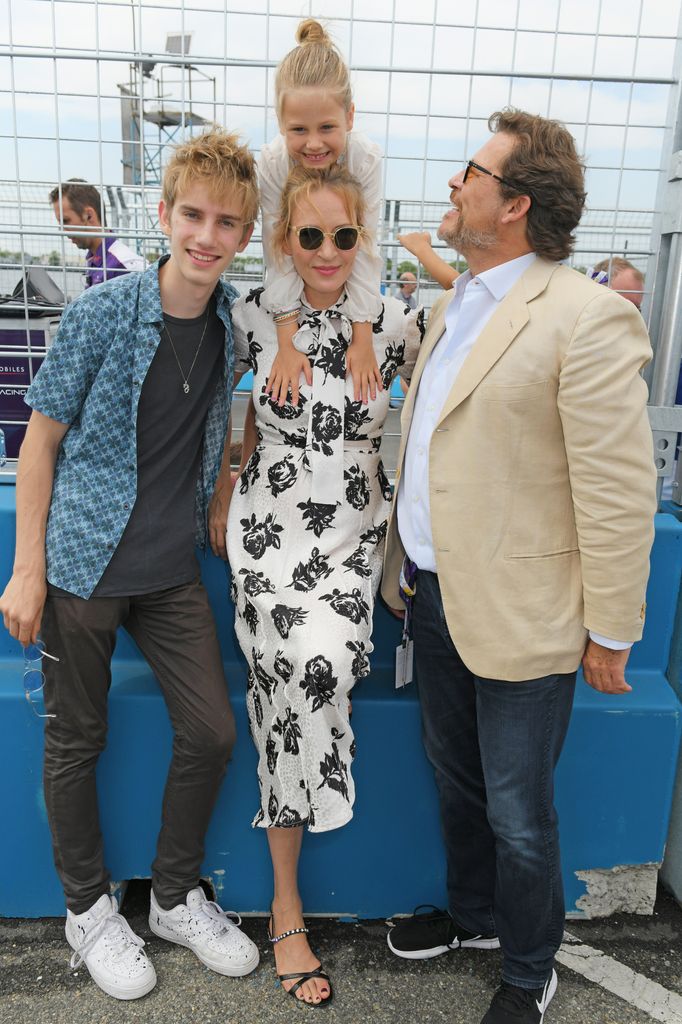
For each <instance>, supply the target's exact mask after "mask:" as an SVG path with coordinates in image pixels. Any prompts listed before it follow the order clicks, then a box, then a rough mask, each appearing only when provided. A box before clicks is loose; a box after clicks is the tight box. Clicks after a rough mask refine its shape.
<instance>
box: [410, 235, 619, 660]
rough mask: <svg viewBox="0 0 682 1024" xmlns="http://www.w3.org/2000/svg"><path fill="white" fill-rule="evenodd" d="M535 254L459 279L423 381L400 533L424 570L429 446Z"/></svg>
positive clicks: (428, 546) (430, 555) (429, 559)
mask: <svg viewBox="0 0 682 1024" xmlns="http://www.w3.org/2000/svg"><path fill="white" fill-rule="evenodd" d="M535 258H536V257H535V253H527V254H526V255H525V256H518V257H517V258H516V259H514V260H509V261H508V262H507V263H501V264H500V265H499V266H497V267H492V269H491V270H485V271H483V273H481V274H477V275H476V276H473V275H472V274H471V272H470V271H469V270H467V271H466V273H464V274H462V275H461V276H460V277H458V278H457V280H456V281H455V284H454V292H455V293H454V295H453V297H452V300H451V301H450V304H449V306H448V308H447V310H446V312H445V330H444V332H443V335H442V337H441V338H440V339H439V341H438V342H437V344H436V345H435V347H434V349H433V351H432V352H431V355H430V356H429V358H428V360H427V363H426V366H425V367H424V372H423V373H422V376H421V379H420V381H419V390H418V391H417V396H416V398H415V403H414V410H413V413H412V423H411V426H410V433H409V437H408V439H407V446H406V449H405V458H404V460H403V471H402V476H401V479H400V484H399V487H398V495H397V499H396V501H397V508H396V514H397V517H398V532H399V534H400V539H401V541H402V543H403V547H404V548H405V551H406V552H407V554H408V556H409V558H410V559H411V560H412V561H413V562H415V563H416V564H417V565H418V566H419V568H420V569H424V570H427V571H429V572H436V556H435V554H434V550H433V535H432V532H431V507H430V501H429V457H428V454H429V446H430V444H431V435H432V434H433V432H434V430H435V427H436V423H437V422H438V419H439V417H440V414H441V411H442V409H443V406H444V404H445V401H446V399H447V397H448V395H449V394H450V391H451V390H452V387H453V385H454V383H455V381H456V379H457V376H458V374H459V371H460V370H461V368H462V366H463V364H464V360H465V359H466V357H467V356H468V354H469V352H470V351H471V349H472V348H473V346H474V344H475V342H476V339H477V338H478V337H479V335H480V334H481V332H482V331H483V329H484V327H485V326H486V324H487V323H488V321H489V320H490V318H491V316H492V315H493V313H494V312H495V310H496V309H497V306H498V303H500V302H501V301H502V300H503V299H504V298H505V296H506V295H507V293H508V292H509V291H510V290H511V288H512V287H513V286H514V285H515V284H516V282H517V281H518V279H519V278H520V277H521V275H522V274H523V273H524V271H525V270H527V269H528V267H529V266H530V265H531V264H532V263H533V261H534V260H535ZM590 637H591V638H592V639H593V640H594V641H595V643H598V644H601V645H602V646H604V647H611V648H613V649H616V650H623V649H625V648H628V647H630V646H631V644H628V643H623V642H622V641H618V640H610V639H608V638H607V637H603V636H599V635H598V634H596V633H590Z"/></svg>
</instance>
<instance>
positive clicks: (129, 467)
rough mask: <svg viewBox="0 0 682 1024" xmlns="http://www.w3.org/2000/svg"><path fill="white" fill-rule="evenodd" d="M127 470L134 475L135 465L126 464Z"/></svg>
mask: <svg viewBox="0 0 682 1024" xmlns="http://www.w3.org/2000/svg"><path fill="white" fill-rule="evenodd" d="M128 469H129V470H130V472H131V473H134V472H135V464H134V463H133V462H129V463H128Z"/></svg>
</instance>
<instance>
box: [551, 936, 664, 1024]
mask: <svg viewBox="0 0 682 1024" xmlns="http://www.w3.org/2000/svg"><path fill="white" fill-rule="evenodd" d="M556 958H557V960H558V961H559V963H560V964H563V965H564V967H570V969H571V970H572V971H576V972H577V973H578V974H582V976H583V977H584V978H587V980H588V981H593V982H594V983H595V984H597V985H601V987H602V988H605V989H606V990H607V992H612V993H613V995H615V996H619V997H620V998H621V999H624V1000H625V1002H627V1003H630V1005H631V1006H636V1007H637V1008H638V1009H639V1010H643V1011H644V1013H648V1014H649V1016H650V1017H651V1019H652V1020H658V1021H661V1022H662V1024H682V996H679V995H678V994H677V993H676V992H669V991H668V989H667V988H663V986H662V985H659V984H658V982H656V981H651V980H650V979H649V978H647V977H645V976H644V975H643V974H638V973H637V971H633V970H631V969H630V968H629V967H626V966H625V964H621V963H619V962H618V960H614V959H613V957H611V956H607V955H606V953H603V952H602V951H601V949H594V948H593V947H592V946H585V945H584V944H583V943H582V942H581V941H580V939H578V938H577V937H576V936H575V935H571V934H570V932H565V933H564V941H563V943H562V945H561V948H560V949H559V952H558V953H557V955H556Z"/></svg>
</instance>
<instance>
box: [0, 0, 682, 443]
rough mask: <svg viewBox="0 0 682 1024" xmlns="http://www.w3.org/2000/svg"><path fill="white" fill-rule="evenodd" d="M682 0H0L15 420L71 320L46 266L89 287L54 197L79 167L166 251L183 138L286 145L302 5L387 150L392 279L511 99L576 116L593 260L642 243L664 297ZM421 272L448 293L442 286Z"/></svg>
mask: <svg viewBox="0 0 682 1024" xmlns="http://www.w3.org/2000/svg"><path fill="white" fill-rule="evenodd" d="M681 3H682V0H545V2H544V3H543V4H538V3H537V0H470V2H469V3H468V4H460V3H457V4H456V3H453V2H452V0H422V2H420V3H419V4H415V3H414V2H413V0H363V2H362V3H360V2H359V0H333V2H332V0H310V2H307V3H306V2H303V3H302V2H301V0H250V2H249V4H248V5H246V4H244V3H242V4H240V3H238V2H236V3H235V2H229V0H0V147H1V149H2V153H3V159H2V164H1V170H0V296H4V300H3V301H2V302H0V311H1V312H2V313H3V314H5V315H4V316H3V319H2V320H0V392H2V395H0V397H2V403H3V404H2V407H1V408H0V427H3V429H6V430H7V429H9V430H10V431H11V430H12V428H13V425H14V424H15V423H16V416H18V415H19V413H18V412H17V411H16V410H17V409H18V406H16V405H12V406H11V409H10V406H9V405H8V402H9V400H10V399H12V401H14V399H15V398H16V397H17V396H18V395H20V393H21V389H22V388H23V389H25V386H26V383H27V382H28V380H30V377H31V374H32V373H33V372H34V370H35V368H36V366H37V365H38V362H39V356H40V353H41V352H44V345H45V341H46V339H48V340H49V336H50V330H53V329H54V321H55V319H56V316H55V317H52V318H50V317H47V318H39V317H36V316H34V315H31V316H29V314H35V313H36V309H35V308H31V301H30V299H29V295H28V290H27V288H26V286H25V281H26V272H27V270H28V269H29V268H30V267H32V266H34V265H42V266H43V267H44V268H45V269H46V270H47V271H48V273H49V274H50V276H51V277H52V278H53V280H54V282H55V283H56V284H57V285H58V287H59V288H60V289H61V291H62V292H63V294H64V296H65V297H66V299H71V298H73V297H74V296H75V295H77V294H78V292H79V291H80V290H81V289H82V287H83V255H82V251H81V250H79V249H78V248H77V247H76V246H75V245H74V244H73V243H72V242H71V241H70V240H69V238H68V237H67V235H66V233H65V232H64V231H63V230H62V229H61V228H60V227H59V225H58V223H57V221H56V219H55V217H54V214H53V210H52V207H51V204H50V203H49V201H48V194H49V192H50V190H51V189H52V188H54V186H55V184H56V183H57V182H59V181H65V180H67V179H68V178H72V177H79V178H84V179H86V180H87V181H89V182H91V183H93V184H94V185H95V186H96V187H97V188H98V190H99V192H100V194H101V196H102V199H103V203H104V208H105V211H106V217H107V224H108V226H109V229H110V230H111V231H112V232H114V233H115V234H116V235H117V236H118V237H120V238H121V239H122V240H123V241H125V242H126V244H127V245H129V246H130V247H131V248H133V249H136V250H137V251H138V252H140V253H141V254H143V255H144V256H145V257H146V258H147V259H153V258H155V257H156V256H157V255H158V254H159V253H160V252H162V251H164V248H165V237H164V236H163V235H162V233H161V232H160V230H159V227H158V222H157V218H156V208H157V204H158V199H159V182H160V180H161V176H162V173H163V166H164V162H165V160H166V158H167V154H168V151H169V147H170V146H172V145H173V144H174V143H176V142H178V141H181V140H182V139H184V138H186V137H187V136H188V135H189V134H192V133H196V132H199V131H201V130H202V129H203V128H204V127H205V125H206V124H208V123H211V122H213V121H217V122H219V123H221V124H224V125H226V126H229V127H230V128H233V129H236V130H238V131H240V132H241V133H242V134H243V135H244V136H245V137H246V138H248V139H249V140H250V143H251V145H252V147H253V148H254V150H256V151H258V149H259V148H260V146H261V145H262V144H263V142H264V141H266V140H268V139H271V138H273V137H274V135H275V134H276V132H277V130H278V128H277V123H276V118H275V114H274V110H273V106H272V103H273V95H274V90H273V77H274V68H275V66H276V64H277V62H278V61H279V60H280V59H281V57H282V56H283V55H284V54H285V53H286V52H287V51H288V50H289V49H290V48H291V47H292V45H293V44H294V34H295V29H296V25H297V23H298V21H299V20H300V18H301V17H303V16H308V15H313V16H315V17H319V18H321V19H322V20H323V21H324V22H325V24H326V26H327V28H328V29H329V31H330V33H331V34H332V36H333V38H334V39H335V40H336V42H337V43H338V45H339V47H340V49H341V50H342V52H343V54H344V55H345V56H346V58H347V59H348V62H349V64H350V66H351V69H352V77H353V84H354V95H355V103H356V108H357V113H356V123H355V127H356V128H357V129H359V130H360V131H363V132H365V133H366V134H368V135H370V136H371V137H372V138H373V139H374V140H376V141H377V142H378V143H379V144H380V145H381V146H382V148H383V151H384V153H385V161H384V196H385V200H386V201H385V219H384V224H383V227H382V236H381V246H382V253H383V255H384V257H385V261H386V262H385V276H386V281H387V286H388V287H391V286H392V284H393V282H394V281H395V279H396V277H397V275H398V272H399V271H400V269H401V268H403V269H405V267H406V266H409V264H413V265H414V267H415V270H417V271H418V272H419V268H418V267H417V266H416V261H415V260H414V258H413V257H411V256H410V254H409V253H408V252H407V251H406V250H405V249H403V248H402V247H401V246H400V245H399V243H398V241H397V236H398V234H399V233H401V232H406V231H410V230H416V229H426V230H430V231H431V232H432V234H433V233H434V232H435V228H436V226H437V224H438V222H439V220H440V214H441V212H442V210H443V208H444V206H445V205H446V204H447V198H448V192H449V190H448V187H447V181H448V178H449V177H450V176H451V175H452V174H453V173H455V172H456V171H457V170H458V169H459V167H460V166H461V165H462V164H463V163H464V162H465V161H466V159H467V158H468V157H469V156H471V155H473V153H474V152H475V151H476V149H477V148H478V147H479V146H480V145H481V144H482V143H483V142H484V141H485V139H486V137H487V133H488V130H487V118H488V116H489V114H490V113H491V112H492V111H493V110H496V109H499V108H500V107H503V106H505V105H508V104H510V105H513V106H518V107H521V108H524V109H527V110H531V111H533V112H536V113H540V114H543V115H546V116H550V117H556V118H559V119H561V120H563V121H564V122H565V123H566V124H567V125H568V127H569V129H570V130H571V131H572V132H573V134H574V136H575V138H576V140H577V143H578V146H579V148H580V149H581V151H582V152H583V153H584V154H585V158H586V162H587V167H588V171H587V188H588V203H589V209H588V211H587V213H586V215H585V217H584V219H583V222H582V224H581V226H580V229H579V232H578V241H577V245H576V251H575V254H574V257H573V263H574V265H575V266H577V267H578V268H585V267H587V266H590V265H592V264H593V263H594V262H595V261H597V260H598V259H600V258H603V257H605V256H609V255H611V254H614V255H619V256H623V255H626V256H627V257H628V258H629V259H631V261H632V262H633V263H634V264H635V265H636V266H638V267H640V268H641V269H642V270H646V269H647V267H648V270H649V273H648V278H647V282H646V290H647V292H650V291H651V290H652V289H653V287H654V284H655V273H652V271H651V266H652V264H651V263H650V262H649V257H650V256H652V255H653V256H654V257H655V255H656V254H655V253H653V247H652V242H651V228H652V220H653V218H654V216H655V213H656V209H655V206H656V192H657V185H658V183H659V179H660V176H661V161H662V153H663V151H664V148H665V143H666V138H667V134H668V135H669V133H670V129H671V126H670V124H669V123H668V119H669V113H668V111H669V107H670V102H669V101H670V96H671V91H673V90H675V89H676V88H677V78H678V73H679V68H677V67H676V66H675V60H676V53H677V52H679V48H678V42H679V31H680V7H681ZM666 133H667V134H666ZM442 255H444V256H445V258H446V259H450V258H452V259H456V256H455V254H453V253H450V254H446V252H445V250H443V253H442ZM653 266H654V268H655V260H654V263H653ZM261 274H262V251H261V246H260V239H259V236H258V233H257V232H256V235H255V236H254V239H253V241H252V242H251V243H250V245H249V247H248V249H247V250H246V252H245V253H244V254H243V256H242V257H240V258H239V259H238V260H237V261H236V263H235V265H234V266H233V268H232V272H231V273H230V277H231V279H232V280H233V281H235V283H236V284H237V285H238V287H244V286H246V285H247V284H249V283H250V282H253V281H256V280H259V279H260V277H261ZM419 276H420V289H419V295H418V297H419V299H420V301H422V302H424V303H425V304H426V305H427V306H430V305H431V303H432V301H433V299H434V297H435V296H436V294H437V286H435V285H434V284H433V283H432V282H430V281H429V280H428V279H427V278H426V277H425V276H424V275H423V274H421V273H420V274H419ZM17 286H18V288H17ZM15 288H17V298H16V300H15V301H13V302H11V301H8V297H9V296H10V295H11V294H12V292H13V291H14V290H15ZM45 319H46V320H47V322H48V326H46V325H45V324H43V323H42V322H41V321H42V320H45ZM50 322H51V323H52V326H51V327H50V326H49V323H50ZM36 356H37V358H36ZM20 364H21V367H22V372H21V374H18V373H17V372H16V368H17V367H19V365H20ZM13 368H14V369H13ZM9 392H11V394H10V393H9ZM8 409H10V412H9V413H8ZM12 410H14V411H12ZM22 415H23V414H22ZM17 436H18V435H17Z"/></svg>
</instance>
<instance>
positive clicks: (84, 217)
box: [50, 178, 146, 288]
mask: <svg viewBox="0 0 682 1024" xmlns="http://www.w3.org/2000/svg"><path fill="white" fill-rule="evenodd" d="M60 193H61V194H60ZM50 202H51V203H52V208H53V210H54V215H55V217H56V218H57V220H58V222H59V223H60V224H61V225H62V227H65V228H76V229H77V231H78V234H75V235H69V234H67V238H68V239H69V241H70V242H73V244H74V245H75V246H76V247H77V248H78V249H85V250H86V251H87V256H86V257H85V262H86V263H87V265H88V272H87V274H86V275H85V287H86V288H91V287H92V285H94V284H101V283H102V281H109V280H110V279H111V278H114V277H117V276H118V275H120V274H129V273H130V272H131V270H144V269H145V267H146V263H145V261H144V259H143V258H142V256H140V255H139V253H136V252H134V251H133V250H132V249H131V248H130V247H129V246H127V245H126V244H125V242H122V241H121V239H120V238H116V236H115V235H111V234H108V233H106V231H105V228H104V227H103V224H104V217H103V211H102V200H101V198H100V194H99V192H98V191H97V189H96V188H95V186H94V185H88V184H87V182H85V181H83V179H82V178H70V179H69V180H68V181H67V182H65V183H64V184H63V185H62V186H58V187H57V188H53V189H52V191H51V192H50Z"/></svg>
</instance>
